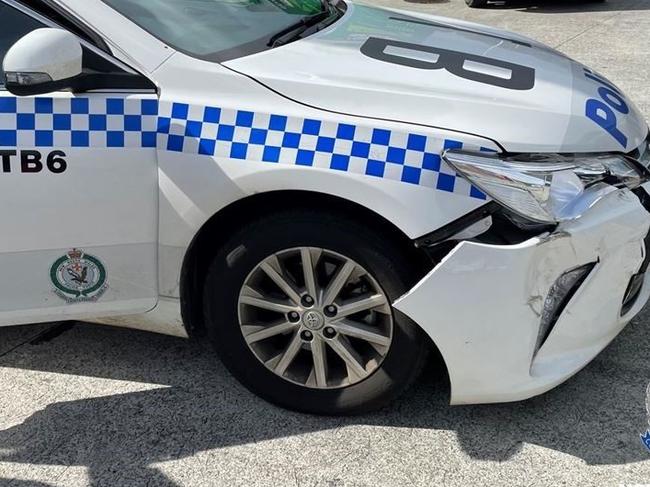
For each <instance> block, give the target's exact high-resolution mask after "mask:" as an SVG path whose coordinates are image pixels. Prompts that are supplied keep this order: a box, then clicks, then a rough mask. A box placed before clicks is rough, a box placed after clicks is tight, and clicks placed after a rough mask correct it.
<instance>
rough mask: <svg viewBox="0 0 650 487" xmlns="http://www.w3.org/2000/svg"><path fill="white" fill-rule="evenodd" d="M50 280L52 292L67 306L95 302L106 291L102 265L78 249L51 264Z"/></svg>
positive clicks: (106, 285) (104, 273)
mask: <svg viewBox="0 0 650 487" xmlns="http://www.w3.org/2000/svg"><path fill="white" fill-rule="evenodd" d="M50 279H51V281H52V284H53V285H54V292H55V293H56V294H57V295H58V296H59V297H60V298H61V299H63V300H65V301H66V302H67V303H69V304H71V303H79V302H93V301H97V300H98V299H99V298H100V297H101V296H102V295H103V294H104V293H105V292H106V289H108V282H107V280H106V268H105V267H104V264H102V262H101V261H100V260H99V259H98V258H97V257H94V256H92V255H90V254H86V253H84V252H83V250H79V249H72V250H71V251H70V252H68V254H67V255H64V256H62V257H61V258H59V259H57V261H56V262H54V264H52V267H51V268H50Z"/></svg>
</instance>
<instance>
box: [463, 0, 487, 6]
mask: <svg viewBox="0 0 650 487" xmlns="http://www.w3.org/2000/svg"><path fill="white" fill-rule="evenodd" d="M465 3H466V4H467V5H468V6H470V7H472V8H483V7H487V4H488V0H465Z"/></svg>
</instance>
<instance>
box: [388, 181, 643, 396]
mask: <svg viewBox="0 0 650 487" xmlns="http://www.w3.org/2000/svg"><path fill="white" fill-rule="evenodd" d="M643 189H644V190H645V191H646V192H647V193H649V194H650V183H646V184H645V185H644V187H643ZM649 230H650V213H648V211H647V210H646V209H645V208H644V207H643V206H642V204H641V201H640V199H639V197H637V196H636V195H635V194H634V193H632V192H631V191H629V190H627V189H622V190H616V191H613V192H610V193H609V194H607V195H606V196H604V197H603V198H602V199H600V200H599V201H598V202H597V203H596V204H594V205H593V206H591V207H590V208H589V209H588V210H587V211H586V212H585V213H584V214H583V215H582V216H581V217H580V218H579V219H577V220H574V221H571V222H568V223H564V224H561V225H559V227H558V228H557V229H556V230H555V231H554V232H553V233H551V234H546V235H542V236H539V237H535V238H532V239H530V240H527V241H525V242H523V243H520V244H517V245H488V244H482V243H475V242H469V241H464V242H461V243H459V244H458V245H457V246H456V247H455V248H454V249H453V250H452V251H451V252H450V253H449V254H448V255H447V256H446V257H445V258H444V259H443V260H442V261H441V262H440V263H439V264H438V265H437V266H436V267H435V268H434V269H433V270H432V271H431V272H430V273H429V274H428V275H427V276H426V277H425V278H424V279H422V280H421V281H420V282H419V283H418V284H417V285H416V286H415V287H414V288H413V289H412V290H411V291H410V292H409V293H407V294H406V295H405V296H403V297H401V298H400V299H399V300H397V302H396V303H395V307H396V308H397V309H398V310H400V311H401V312H403V313H405V314H406V315H407V316H409V317H410V318H411V319H413V320H414V321H415V322H416V323H418V324H419V325H420V326H421V327H422V328H423V329H424V331H425V332H426V333H427V334H428V335H429V336H430V337H431V339H432V340H433V341H434V342H435V344H436V345H437V347H438V349H439V350H440V352H441V354H442V356H443V358H444V360H445V363H446V365H447V369H448V372H449V378H450V382H451V403H452V404H473V403H489V402H506V401H515V400H521V399H526V398H529V397H532V396H535V395H538V394H541V393H543V392H546V391H548V390H549V389H551V388H553V387H555V386H556V385H558V384H560V383H562V382H563V381H565V380H566V379H568V378H569V377H571V376H572V375H573V374H575V373H576V372H578V371H579V370H580V369H581V368H583V367H584V366H585V365H587V364H588V363H589V362H590V361H591V360H592V359H593V358H594V357H595V356H596V355H597V354H598V353H599V352H600V351H601V350H602V349H603V348H605V347H606V346H607V344H608V343H609V342H610V341H611V340H612V339H614V337H616V335H617V334H618V333H619V332H620V331H621V330H622V329H623V328H624V327H625V325H626V324H627V323H628V322H629V321H630V320H631V319H632V318H633V317H634V316H635V315H636V314H637V313H638V312H639V311H640V310H641V308H642V307H643V306H644V305H645V303H646V302H647V300H648V298H649V297H650V277H648V276H646V277H644V278H643V284H642V286H641V290H640V292H639V294H638V297H637V299H636V301H635V302H634V304H633V305H632V306H631V308H629V310H628V311H626V312H625V313H624V314H623V315H621V312H622V311H621V310H622V304H623V301H624V298H625V295H626V291H627V289H628V286H629V284H630V282H631V279H632V278H633V276H635V275H636V274H637V273H639V271H640V269H641V268H642V265H643V262H644V259H645V256H646V248H645V243H644V239H645V238H646V236H647V235H648V232H649ZM587 264H592V265H593V269H592V270H591V271H590V272H589V274H588V275H587V277H586V278H585V280H584V281H583V282H582V283H581V284H580V285H579V287H576V289H574V291H575V293H574V294H573V295H572V296H571V297H570V300H569V301H568V304H566V306H565V307H564V308H563V309H562V310H561V313H559V315H558V318H557V320H556V321H555V324H554V326H553V327H552V329H551V332H550V334H549V335H548V338H547V339H546V340H545V341H544V342H543V344H542V345H541V347H539V341H538V337H539V334H540V326H541V323H542V316H543V309H544V303H545V301H546V299H547V296H548V295H549V292H550V291H551V290H552V289H553V285H554V283H556V282H557V280H558V278H559V277H560V276H562V275H563V274H565V273H566V272H567V271H570V270H572V269H575V268H577V267H579V266H583V265H587Z"/></svg>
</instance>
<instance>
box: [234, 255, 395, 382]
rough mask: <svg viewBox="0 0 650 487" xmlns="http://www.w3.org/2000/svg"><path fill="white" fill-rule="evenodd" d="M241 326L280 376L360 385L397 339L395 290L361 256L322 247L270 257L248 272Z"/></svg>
mask: <svg viewBox="0 0 650 487" xmlns="http://www.w3.org/2000/svg"><path fill="white" fill-rule="evenodd" d="M238 318H239V326H240V329H241V332H242V335H243V337H244V340H245V341H246V343H247V345H248V347H249V349H250V350H251V352H252V353H253V355H255V357H256V358H257V359H258V360H259V361H260V362H261V363H262V364H264V365H265V366H266V368H267V369H269V370H271V371H272V372H273V373H275V374H276V375H278V376H280V377H282V378H283V379H285V380H288V381H290V382H293V383H295V384H298V385H301V386H305V387H309V388H315V389H336V388H342V387H347V386H350V385H353V384H356V383H359V382H361V381H363V380H364V379H366V378H367V377H369V376H370V375H371V374H372V373H373V372H374V371H376V370H377V369H378V368H379V367H380V366H381V364H382V363H383V361H384V359H385V357H386V355H387V353H388V350H389V349H390V345H391V342H392V338H393V315H392V311H391V306H390V301H389V299H388V296H387V295H386V293H385V292H384V291H383V289H382V288H381V286H380V285H379V283H378V282H377V281H376V280H375V278H374V277H373V276H372V275H371V274H370V273H369V272H368V271H367V270H366V269H365V268H363V267H362V266H361V265H359V264H358V263H357V262H355V261H354V260H352V259H350V258H348V257H345V256H343V255H341V254H339V253H337V252H333V251H330V250H327V249H323V248H316V247H297V248H292V249H287V250H283V251H280V252H277V253H274V254H273V255H270V256H269V257H267V258H266V259H264V260H263V261H262V262H260V263H259V264H258V265H257V266H256V267H255V268H254V269H253V270H252V271H251V272H250V273H249V275H248V276H247V278H246V280H245V281H244V284H243V286H242V289H241V292H240V294H239V299H238Z"/></svg>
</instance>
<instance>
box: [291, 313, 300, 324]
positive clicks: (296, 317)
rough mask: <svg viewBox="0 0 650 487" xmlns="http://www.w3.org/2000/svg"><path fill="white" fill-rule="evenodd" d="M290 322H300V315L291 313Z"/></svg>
mask: <svg viewBox="0 0 650 487" xmlns="http://www.w3.org/2000/svg"><path fill="white" fill-rule="evenodd" d="M289 321H290V322H291V323H298V322H299V321H300V315H299V314H298V312H297V311H291V312H290V313H289Z"/></svg>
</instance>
